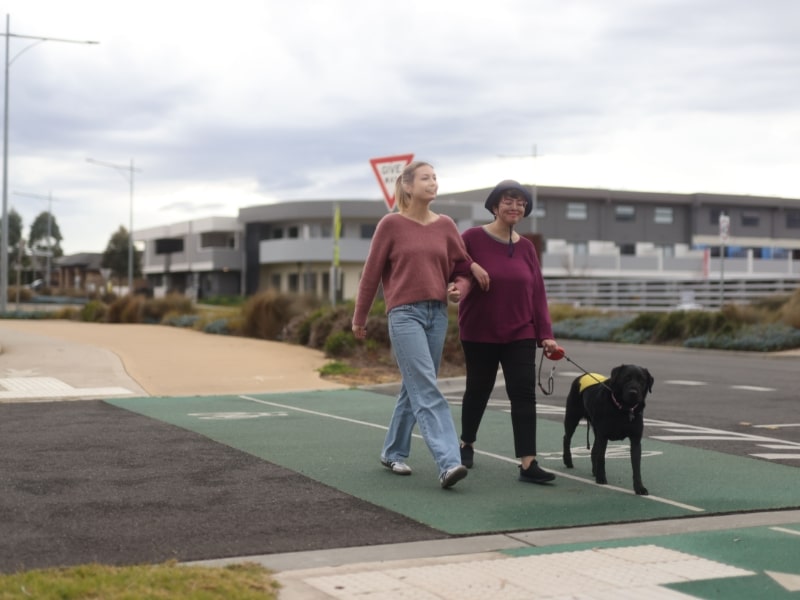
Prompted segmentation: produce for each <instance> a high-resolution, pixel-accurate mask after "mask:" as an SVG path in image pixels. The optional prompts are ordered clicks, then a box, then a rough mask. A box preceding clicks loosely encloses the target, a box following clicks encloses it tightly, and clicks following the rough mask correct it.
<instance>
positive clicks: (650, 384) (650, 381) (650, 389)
mask: <svg viewBox="0 0 800 600" xmlns="http://www.w3.org/2000/svg"><path fill="white" fill-rule="evenodd" d="M642 370H643V371H644V376H645V377H646V378H647V391H648V392H650V393H651V394H652V393H653V384H654V383H655V382H656V380H655V379H653V376H652V375H650V371H648V370H647V369H642Z"/></svg>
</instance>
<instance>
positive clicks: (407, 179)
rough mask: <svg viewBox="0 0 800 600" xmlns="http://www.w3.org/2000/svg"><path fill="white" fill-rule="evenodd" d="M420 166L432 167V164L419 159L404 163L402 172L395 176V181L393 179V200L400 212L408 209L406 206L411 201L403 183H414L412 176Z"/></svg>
mask: <svg viewBox="0 0 800 600" xmlns="http://www.w3.org/2000/svg"><path fill="white" fill-rule="evenodd" d="M420 167H430V168H431V169H432V168H433V165H432V164H430V163H426V162H423V161H421V160H415V161H414V162H410V163H408V164H407V165H406V167H405V169H403V172H402V173H401V174H400V175H399V176H398V177H397V181H395V184H394V199H395V202H397V209H398V210H399V211H400V212H405V211H406V210H408V206H409V204H410V203H411V196H410V195H409V193H408V192H406V190H405V189H404V188H403V184H404V183H407V184H409V185H411V184H412V183H414V176H415V175H416V172H417V169H419V168H420Z"/></svg>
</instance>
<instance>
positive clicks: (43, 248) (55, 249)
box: [9, 210, 64, 258]
mask: <svg viewBox="0 0 800 600" xmlns="http://www.w3.org/2000/svg"><path fill="white" fill-rule="evenodd" d="M10 223H11V222H10V221H9V224H10ZM63 239H64V238H63V237H62V235H61V229H60V228H59V227H58V221H56V218H55V217H54V216H53V214H52V213H50V212H48V211H46V210H45V211H42V212H40V213H39V216H38V217H36V219H34V221H33V223H32V224H31V229H30V233H29V234H28V248H30V249H31V250H33V251H35V252H39V253H45V252H47V251H48V250H50V251H51V252H52V253H53V258H56V257H59V256H64V251H63V250H62V249H61V241H62V240H63Z"/></svg>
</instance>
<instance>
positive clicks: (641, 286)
mask: <svg viewBox="0 0 800 600" xmlns="http://www.w3.org/2000/svg"><path fill="white" fill-rule="evenodd" d="M545 287H546V288H547V299H548V301H549V302H550V303H551V304H569V305H572V306H582V307H591V308H600V309H608V310H619V311H626V310H630V311H637V312H646V311H659V310H660V311H663V310H674V309H676V308H681V307H683V308H698V307H702V308H707V309H718V308H719V307H720V306H722V305H723V304H731V303H734V304H747V303H749V302H752V301H753V300H755V299H758V298H764V297H767V296H773V295H776V294H786V295H788V294H791V293H793V292H794V291H795V290H796V289H798V288H800V278H797V279H774V280H763V279H736V280H733V279H726V280H725V281H724V284H721V282H720V281H719V280H717V281H712V280H705V281H697V280H683V281H665V280H663V279H586V278H580V277H568V278H548V277H545ZM693 305H699V306H693Z"/></svg>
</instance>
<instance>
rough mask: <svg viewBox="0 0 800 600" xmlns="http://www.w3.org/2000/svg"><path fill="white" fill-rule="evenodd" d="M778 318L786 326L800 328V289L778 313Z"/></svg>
mask: <svg viewBox="0 0 800 600" xmlns="http://www.w3.org/2000/svg"><path fill="white" fill-rule="evenodd" d="M778 318H779V319H780V320H781V321H783V322H784V323H785V324H786V325H789V326H791V327H794V328H800V288H798V289H797V290H796V291H795V292H794V294H792V295H791V296H790V297H789V298H788V299H787V301H786V303H785V304H784V305H783V306H781V308H780V310H779V311H778Z"/></svg>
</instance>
